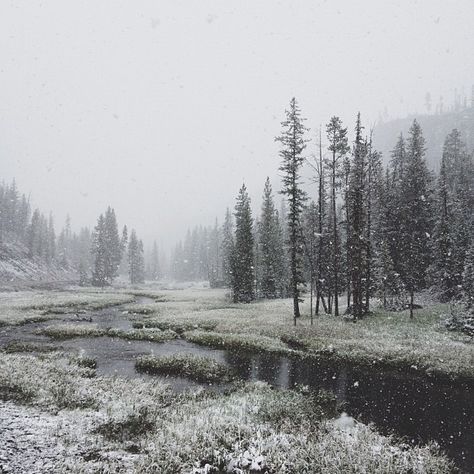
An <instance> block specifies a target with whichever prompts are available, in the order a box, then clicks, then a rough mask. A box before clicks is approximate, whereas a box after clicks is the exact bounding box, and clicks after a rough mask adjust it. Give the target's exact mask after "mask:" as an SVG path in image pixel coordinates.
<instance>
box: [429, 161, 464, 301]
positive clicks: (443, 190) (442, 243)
mask: <svg viewBox="0 0 474 474" xmlns="http://www.w3.org/2000/svg"><path fill="white" fill-rule="evenodd" d="M448 186H449V185H448V179H447V170H446V156H445V154H443V158H442V160H441V170H440V173H439V177H438V186H437V190H436V222H435V227H434V241H433V244H434V249H433V270H432V274H433V275H432V278H433V281H434V283H435V286H436V289H437V291H438V293H439V295H440V298H441V300H442V301H450V300H451V299H452V298H453V297H454V295H455V293H456V287H457V278H456V265H455V262H454V242H453V238H452V225H453V222H452V221H453V220H452V215H451V213H452V202H451V197H450V192H449V189H448ZM460 275H461V274H460Z"/></svg>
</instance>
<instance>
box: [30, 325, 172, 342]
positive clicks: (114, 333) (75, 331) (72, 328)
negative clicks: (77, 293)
mask: <svg viewBox="0 0 474 474" xmlns="http://www.w3.org/2000/svg"><path fill="white" fill-rule="evenodd" d="M37 333H38V334H42V335H45V336H48V337H51V338H53V339H72V338H75V337H102V336H108V337H118V338H121V339H128V340H142V341H153V342H165V341H170V340H172V339H175V338H176V337H178V335H177V334H176V333H175V332H173V331H170V330H164V331H162V330H161V329H132V330H130V331H126V330H123V329H117V328H99V327H98V326H97V324H70V323H61V324H53V325H50V326H47V327H45V328H41V329H38V330H37Z"/></svg>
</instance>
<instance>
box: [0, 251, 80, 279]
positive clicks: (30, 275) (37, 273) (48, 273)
mask: <svg viewBox="0 0 474 474" xmlns="http://www.w3.org/2000/svg"><path fill="white" fill-rule="evenodd" d="M65 280H67V281H74V280H77V273H76V272H74V271H73V270H71V269H69V270H67V269H64V268H61V267H60V266H59V265H58V264H57V263H53V264H50V265H48V264H46V263H45V261H44V260H42V259H41V258H39V257H33V258H30V257H29V255H28V252H27V249H26V247H25V246H24V245H22V244H14V243H1V244H0V284H1V285H5V284H8V283H17V282H29V281H44V282H46V281H65Z"/></svg>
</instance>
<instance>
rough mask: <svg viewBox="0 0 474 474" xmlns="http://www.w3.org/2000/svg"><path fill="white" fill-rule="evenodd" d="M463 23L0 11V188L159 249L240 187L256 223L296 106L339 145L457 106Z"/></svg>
mask: <svg viewBox="0 0 474 474" xmlns="http://www.w3.org/2000/svg"><path fill="white" fill-rule="evenodd" d="M473 18H474V3H473V2H472V0H456V1H455V2H449V4H448V3H447V2H445V1H440V0H420V1H408V0H406V1H383V2H381V1H379V0H370V1H369V0H365V1H360V2H353V1H349V0H346V1H339V2H330V1H327V2H323V1H309V0H308V1H298V2H290V1H280V2H276V1H269V0H268V1H241V2H223V1H200V2H192V1H176V0H172V1H161V2H156V1H137V2H127V1H116V0H114V1H112V0H108V1H100V2H94V1H90V0H87V1H86V0H84V1H76V2H65V1H60V0H49V1H43V2H34V1H33V2H32V1H4V2H2V3H1V5H0V28H1V31H2V33H1V35H2V41H1V43H0V59H1V66H0V80H1V82H0V84H1V87H0V156H1V162H2V179H4V180H5V181H10V180H11V179H12V178H16V179H17V183H18V186H19V188H20V190H21V191H22V192H25V193H31V197H32V202H33V204H34V206H37V207H39V208H40V209H41V210H42V211H43V212H48V211H49V210H51V211H52V212H53V214H54V215H55V217H56V228H57V229H59V228H60V227H61V226H62V224H63V222H64V220H65V217H66V214H67V213H69V214H70V215H71V218H72V224H73V228H74V229H76V230H77V229H78V228H79V227H80V226H84V225H88V226H91V227H93V226H94V224H95V222H96V218H97V216H98V214H99V213H100V212H102V211H103V210H104V209H105V208H106V206H107V205H111V206H113V207H114V208H115V209H116V212H117V216H118V219H119V222H120V223H121V224H123V223H127V224H128V225H129V226H130V227H134V228H136V230H137V232H138V234H139V236H141V237H143V238H144V239H145V241H147V243H149V242H150V241H151V240H152V239H154V238H156V239H157V240H158V241H159V242H161V244H162V245H164V246H169V245H171V244H173V243H174V242H175V241H176V240H177V239H180V238H182V237H183V236H184V233H185V231H186V228H187V227H192V226H194V225H198V224H203V225H212V224H213V223H214V219H215V217H218V218H219V220H220V221H222V219H223V216H224V212H225V208H226V207H227V206H231V207H233V205H234V198H235V196H236V194H237V192H238V189H239V187H240V185H241V183H242V181H244V180H245V182H246V184H247V187H248V189H249V192H250V195H251V197H252V199H253V204H254V208H255V209H258V206H259V205H260V198H261V194H262V190H263V185H264V181H265V178H266V176H267V175H269V176H270V178H271V179H272V183H273V185H274V188H275V189H277V188H278V186H279V182H278V173H277V169H278V165H279V158H278V144H277V143H275V142H274V137H275V136H276V135H278V134H279V133H280V122H281V120H282V119H283V116H284V109H285V108H286V107H287V105H288V102H289V99H290V98H291V97H292V96H296V97H297V99H298V101H299V104H300V106H301V109H302V113H303V116H305V117H307V118H308V121H307V125H308V126H309V127H310V128H311V129H312V131H311V134H310V136H312V137H313V138H314V137H315V134H316V133H317V130H318V128H319V125H320V124H323V125H324V124H325V123H326V122H327V121H328V119H329V118H330V116H331V115H340V116H341V117H342V118H343V120H344V123H345V125H346V126H348V127H349V129H350V130H352V129H353V126H354V121H355V116H356V113H357V112H358V111H359V110H360V111H361V113H362V120H363V122H364V124H365V125H367V126H370V125H373V124H374V123H375V122H376V120H377V118H378V116H379V113H381V112H382V111H383V110H384V109H385V108H387V109H388V112H389V114H390V116H391V117H399V116H405V115H406V114H407V113H411V112H416V111H419V112H422V111H423V110H424V99H425V94H426V92H430V93H431V95H432V97H433V101H434V102H436V101H437V99H438V98H439V96H440V95H442V96H444V98H445V103H448V102H450V101H451V97H452V92H453V90H454V88H456V87H457V88H458V89H461V88H462V87H464V88H465V90H466V91H467V90H468V89H470V87H471V84H472V83H473V82H474V74H473V73H474V56H473V55H472V52H471V49H472V45H473V44H474V29H473V28H472V20H473ZM315 146H316V139H314V140H313V142H312V143H310V144H309V147H308V154H309V153H312V152H314V151H315Z"/></svg>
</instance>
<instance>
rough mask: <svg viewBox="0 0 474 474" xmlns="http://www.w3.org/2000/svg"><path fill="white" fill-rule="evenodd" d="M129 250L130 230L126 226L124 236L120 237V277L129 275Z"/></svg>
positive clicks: (123, 229)
mask: <svg viewBox="0 0 474 474" xmlns="http://www.w3.org/2000/svg"><path fill="white" fill-rule="evenodd" d="M127 249H128V228H127V226H126V225H124V226H123V228H122V235H121V236H120V253H121V258H120V265H119V269H118V273H119V274H120V275H126V274H127V273H128V256H127Z"/></svg>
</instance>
